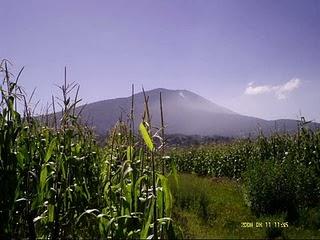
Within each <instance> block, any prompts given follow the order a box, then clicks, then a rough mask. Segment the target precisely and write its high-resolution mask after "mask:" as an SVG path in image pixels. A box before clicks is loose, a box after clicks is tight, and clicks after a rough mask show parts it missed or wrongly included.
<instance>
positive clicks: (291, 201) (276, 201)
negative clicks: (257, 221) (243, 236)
mask: <svg viewBox="0 0 320 240" xmlns="http://www.w3.org/2000/svg"><path fill="white" fill-rule="evenodd" d="M245 180H246V183H245V184H246V194H247V195H248V196H247V197H248V200H249V202H250V207H251V209H252V210H253V212H254V213H255V214H257V215H259V214H261V213H262V214H274V213H278V212H286V213H288V216H289V217H290V218H292V217H294V215H295V214H296V205H297V204H296V202H297V199H296V188H295V187H296V183H295V181H296V180H295V177H294V171H293V169H292V167H291V166H290V165H281V164H276V163H273V162H271V161H261V162H260V163H258V164H256V165H254V166H253V167H251V168H250V169H249V170H248V171H247V173H246V177H245Z"/></svg>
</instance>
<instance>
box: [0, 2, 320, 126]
mask: <svg viewBox="0 0 320 240" xmlns="http://www.w3.org/2000/svg"><path fill="white" fill-rule="evenodd" d="M0 6H1V7H0V21H1V23H2V24H1V37H0V46H1V47H0V58H7V59H9V60H10V61H11V62H12V63H14V69H15V70H16V71H18V70H19V68H21V67H22V66H25V71H24V73H23V76H22V78H21V84H22V85H24V86H25V88H26V89H27V91H28V92H30V93H31V92H32V90H33V88H35V87H36V88H37V90H36V98H37V99H39V100H41V102H42V105H43V106H45V105H46V102H47V101H50V99H51V95H52V94H56V93H57V88H56V87H55V84H59V83H61V82H62V80H63V67H64V66H67V69H68V78H69V80H70V81H76V82H78V83H79V84H80V85H81V88H80V94H81V96H82V98H83V102H84V103H89V102H93V101H97V100H103V99H108V98H115V97H121V96H128V95H130V91H131V90H130V87H131V84H132V83H134V84H135V85H136V88H137V89H140V88H141V86H142V85H143V86H144V87H145V88H146V89H153V88H157V87H165V88H169V89H187V90H190V91H194V92H196V93H198V94H200V95H202V96H204V97H206V98H208V99H210V100H212V101H213V102H215V103H217V104H220V105H223V106H225V107H228V108H230V109H231V110H233V111H236V112H239V113H242V114H245V115H251V116H257V117H262V118H266V119H276V118H297V117H298V116H299V114H300V113H301V114H302V115H304V116H306V117H307V118H308V119H313V120H317V121H320V107H319V103H320V94H319V90H320V1H317V0H304V1H303V0H299V1H295V0H288V1H284V0H277V1H272V0H267V1H264V0H260V1H256V0H252V1H251V0H241V1H238V0H234V1H231V0H221V1H219V0H197V1H195V0H154V1H150V0H137V1H122V0H114V1H103V0H101V1H80V0H68V1H62V0H56V1H43V0H36V1H35V0H34V1H33V0H27V1H19V0H10V1H1V5H0Z"/></svg>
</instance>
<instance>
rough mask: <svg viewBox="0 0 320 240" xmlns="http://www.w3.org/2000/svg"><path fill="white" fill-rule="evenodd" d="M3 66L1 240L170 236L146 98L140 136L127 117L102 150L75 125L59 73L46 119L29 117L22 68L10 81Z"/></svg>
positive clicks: (166, 193)
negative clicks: (57, 94) (59, 83)
mask: <svg viewBox="0 0 320 240" xmlns="http://www.w3.org/2000/svg"><path fill="white" fill-rule="evenodd" d="M9 65H10V63H8V61H6V60H3V61H2V62H1V65H0V73H1V74H2V76H3V82H2V84H1V87H0V91H1V113H0V191H1V192H0V238H18V239H19V238H30V239H36V238H49V239H57V238H75V237H77V238H79V237H83V238H86V237H99V238H117V239H119V238H154V239H158V238H174V231H173V222H172V219H171V208H172V197H171V193H170V189H169V186H168V180H167V175H168V174H169V173H168V172H166V169H165V165H166V163H165V161H166V158H165V157H164V155H163V154H164V151H163V148H164V146H165V144H164V140H163V139H164V127H163V124H162V126H160V128H158V131H156V132H155V133H154V134H153V133H152V132H154V128H153V127H152V126H151V123H150V120H149V119H150V118H149V110H148V101H147V99H148V98H147V96H145V99H146V110H145V114H144V117H143V119H142V121H141V124H140V126H139V132H140V135H136V134H135V132H134V130H133V126H134V122H133V119H134V118H133V116H132V114H131V116H130V118H129V119H128V121H127V122H121V121H120V122H118V123H117V125H116V126H115V127H114V128H113V129H112V130H111V131H110V134H109V138H108V140H107V144H106V146H105V147H103V148H101V147H99V146H98V145H97V143H96V141H95V138H94V135H93V132H92V131H91V130H90V129H89V128H88V127H86V126H85V125H84V124H81V123H80V122H81V121H80V120H79V112H78V111H77V109H76V105H77V104H78V103H79V101H80V99H78V92H79V87H78V86H77V85H76V84H74V83H71V84H67V81H66V75H65V81H64V84H63V85H62V86H61V87H60V89H61V91H62V98H59V99H58V100H57V98H52V104H51V107H52V112H53V113H52V114H51V115H44V116H43V117H34V116H33V115H32V112H31V110H30V109H29V107H28V104H29V100H28V99H27V98H26V95H25V94H24V92H23V89H22V88H21V87H19V85H18V80H19V77H20V75H21V73H22V70H21V71H20V72H19V74H18V75H17V76H16V77H15V76H14V75H13V74H12V73H10V71H9V70H8V66H9ZM160 98H161V95H160ZM160 100H161V99H160ZM20 103H23V106H24V111H23V113H21V111H18V106H19V104H20ZM57 105H60V107H61V116H62V117H61V119H57V117H58V116H60V115H59V114H57V113H56V107H57ZM160 105H161V106H160ZM160 105H159V107H161V108H162V101H160ZM133 106H134V104H133V99H132V108H133ZM132 113H133V109H132ZM162 117H163V116H162ZM162 123H163V119H162ZM154 137H157V138H158V139H160V143H159V144H158V146H156V144H155V143H154V141H153V139H154Z"/></svg>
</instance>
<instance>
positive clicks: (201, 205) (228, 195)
mask: <svg viewBox="0 0 320 240" xmlns="http://www.w3.org/2000/svg"><path fill="white" fill-rule="evenodd" d="M169 180H170V184H171V185H172V190H173V196H174V208H173V218H174V219H175V220H176V221H177V222H178V223H179V227H180V228H181V230H182V232H183V234H184V238H191V239H193V238H196V239H199V238H200V239H201V238H204V239H240V238H241V239H267V238H285V239H292V238H293V239H319V238H320V232H319V231H318V229H317V228H312V227H311V226H314V225H313V223H312V221H313V222H314V221H319V209H312V210H309V215H308V217H306V216H304V217H302V216H301V217H300V219H301V222H300V223H299V224H292V223H290V222H289V223H288V225H287V226H288V227H286V226H284V227H281V225H280V224H281V223H286V222H287V220H286V216H285V214H281V213H278V214H264V215H260V217H258V216H256V215H255V214H254V213H253V212H252V211H251V210H250V208H249V207H248V206H247V204H246V202H245V199H244V198H243V186H242V184H241V183H240V182H239V181H236V180H232V179H229V178H212V177H211V178H209V177H200V176H197V175H195V174H180V176H179V185H178V187H177V186H176V183H175V180H174V179H173V178H172V177H171V178H170V179H169ZM308 219H309V220H308ZM316 219H318V220H316ZM304 221H306V222H304ZM269 222H270V223H271V227H268V225H267V224H268V223H269ZM303 222H304V223H303ZM243 223H249V224H248V225H246V227H244V224H243ZM250 223H252V224H253V225H252V226H250ZM257 223H261V224H262V225H261V227H256V226H257V225H256V224H257ZM275 223H276V224H278V223H279V226H280V227H277V225H275Z"/></svg>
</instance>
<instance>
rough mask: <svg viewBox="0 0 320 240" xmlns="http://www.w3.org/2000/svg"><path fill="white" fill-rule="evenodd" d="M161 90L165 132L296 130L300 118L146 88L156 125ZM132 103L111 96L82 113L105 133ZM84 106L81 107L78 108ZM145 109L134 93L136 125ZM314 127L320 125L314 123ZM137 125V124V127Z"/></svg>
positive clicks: (186, 93)
mask: <svg viewBox="0 0 320 240" xmlns="http://www.w3.org/2000/svg"><path fill="white" fill-rule="evenodd" d="M160 92H161V93H162V98H163V110H164V118H165V124H166V126H167V128H166V133H169V134H184V135H200V136H213V135H215V136H224V137H247V136H249V135H256V134H257V133H258V132H259V131H262V132H264V133H265V134H269V133H271V132H273V131H280V132H283V131H287V132H293V131H296V130H297V124H298V121H297V120H291V119H279V120H273V121H268V120H264V119H260V118H255V117H249V116H244V115H241V114H238V113H235V112H233V111H231V110H229V109H227V108H225V107H222V106H219V105H217V104H215V103H213V102H211V101H209V100H207V99H205V98H203V97H201V96H199V95H197V94H195V93H193V92H191V91H188V90H169V89H165V88H157V89H153V90H150V91H146V95H147V96H149V109H150V111H151V118H152V119H151V120H152V124H153V125H154V126H159V122H160V121H159V120H160V108H159V105H160V103H159V94H160ZM130 107H131V96H129V97H123V98H115V99H108V100H103V101H98V102H94V103H90V104H87V105H86V106H85V108H84V109H83V111H82V113H81V118H82V120H83V121H85V122H87V123H88V124H89V125H91V126H93V127H94V129H95V131H96V133H97V134H99V135H102V136H104V135H106V133H107V131H108V130H109V129H110V128H112V127H113V126H114V125H115V123H116V122H117V121H118V120H119V118H120V116H122V117H123V119H126V118H127V116H129V113H130ZM80 108H81V107H78V110H79V109H80ZM143 110H144V97H143V93H142V92H139V93H136V94H135V95H134V116H135V125H136V127H137V124H138V123H139V122H140V121H141V119H142V114H143ZM311 127H312V128H316V127H319V124H317V123H311ZM136 129H137V128H136Z"/></svg>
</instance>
